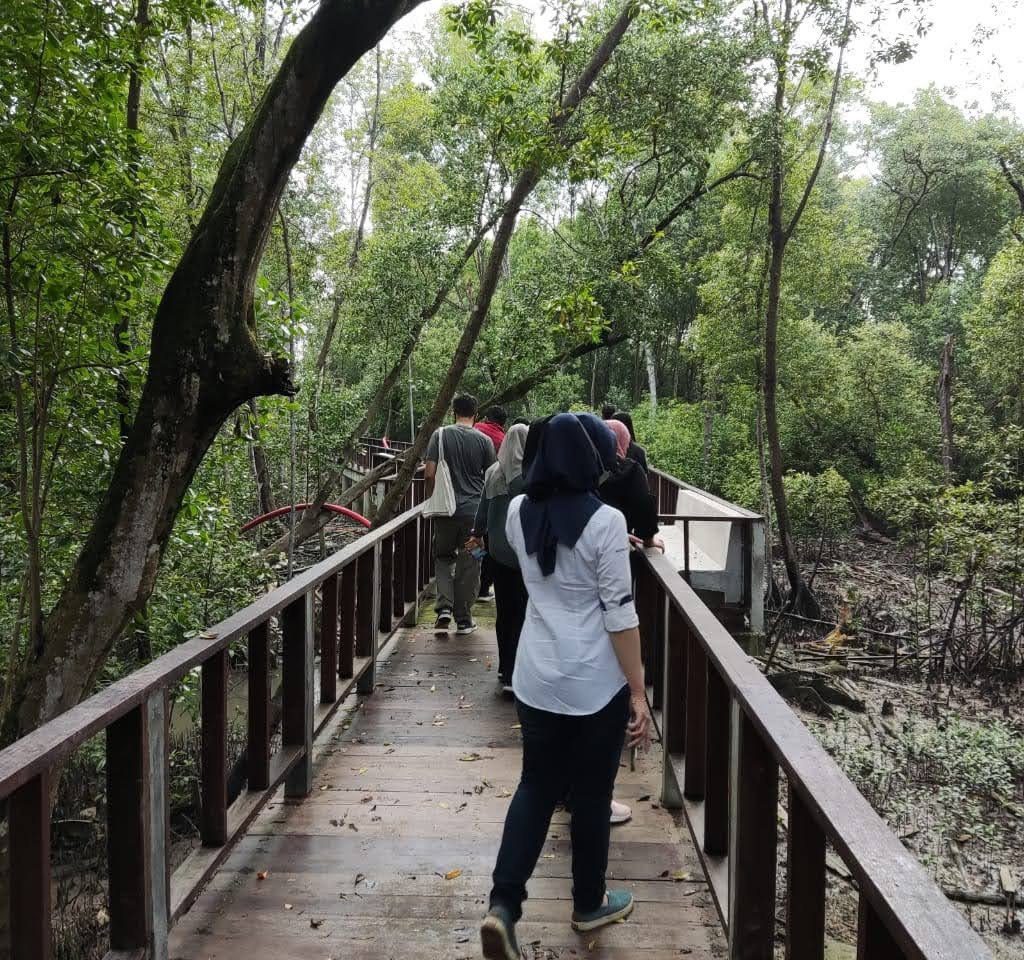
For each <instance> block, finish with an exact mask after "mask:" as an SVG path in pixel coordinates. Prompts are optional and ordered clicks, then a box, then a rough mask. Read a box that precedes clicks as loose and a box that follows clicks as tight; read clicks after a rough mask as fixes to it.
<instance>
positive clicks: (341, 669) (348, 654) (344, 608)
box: [338, 561, 358, 680]
mask: <svg viewBox="0 0 1024 960" xmlns="http://www.w3.org/2000/svg"><path fill="white" fill-rule="evenodd" d="M357 562H358V561H354V562H352V563H350V564H349V565H348V566H347V567H345V569H344V570H342V571H341V601H340V603H339V607H340V609H339V614H340V616H339V617H338V621H339V623H338V648H339V654H338V676H339V677H341V678H342V679H344V680H347V679H348V678H349V677H351V676H352V673H353V663H352V659H353V656H354V654H355V639H356V634H355V630H356V564H357Z"/></svg>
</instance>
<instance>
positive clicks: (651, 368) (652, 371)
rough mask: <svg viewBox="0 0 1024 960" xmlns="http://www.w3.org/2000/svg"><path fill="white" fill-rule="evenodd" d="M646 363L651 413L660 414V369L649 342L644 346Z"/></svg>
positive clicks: (645, 342)
mask: <svg viewBox="0 0 1024 960" xmlns="http://www.w3.org/2000/svg"><path fill="white" fill-rule="evenodd" d="M643 349H644V363H645V364H646V366H647V391H648V393H649V394H650V397H651V411H652V412H653V413H657V412H658V367H657V364H656V363H655V362H654V351H653V350H652V349H651V344H650V342H649V341H647V340H645V341H644V345H643Z"/></svg>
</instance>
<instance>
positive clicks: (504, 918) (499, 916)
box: [480, 904, 519, 960]
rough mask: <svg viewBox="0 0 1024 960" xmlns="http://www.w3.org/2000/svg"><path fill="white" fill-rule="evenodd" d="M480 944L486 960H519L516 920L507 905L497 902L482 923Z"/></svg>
mask: <svg viewBox="0 0 1024 960" xmlns="http://www.w3.org/2000/svg"><path fill="white" fill-rule="evenodd" d="M480 946H481V947H482V948H483V953H484V960H519V944H518V943H517V942H516V922H515V921H514V920H513V919H512V913H511V912H510V911H509V910H508V908H507V907H503V906H501V904H495V905H494V906H493V907H491V909H490V910H488V911H487V916H486V917H484V922H483V923H482V924H480Z"/></svg>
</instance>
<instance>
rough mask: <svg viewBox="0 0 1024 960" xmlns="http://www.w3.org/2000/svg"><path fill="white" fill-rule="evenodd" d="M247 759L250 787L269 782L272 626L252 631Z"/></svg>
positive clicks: (252, 788)
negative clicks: (270, 628)
mask: <svg viewBox="0 0 1024 960" xmlns="http://www.w3.org/2000/svg"><path fill="white" fill-rule="evenodd" d="M246 762H247V770H246V773H247V775H248V780H249V789H250V790H266V789H267V787H269V786H270V630H269V627H268V624H267V623H261V624H260V625H259V626H257V627H253V629H252V630H251V631H250V632H249V739H248V743H247V744H246Z"/></svg>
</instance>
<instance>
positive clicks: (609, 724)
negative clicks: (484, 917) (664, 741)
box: [491, 687, 629, 920]
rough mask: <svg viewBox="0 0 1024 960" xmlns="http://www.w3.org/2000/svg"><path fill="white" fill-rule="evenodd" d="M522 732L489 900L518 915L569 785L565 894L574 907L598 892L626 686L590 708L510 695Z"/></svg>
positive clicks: (587, 907) (592, 906) (588, 904)
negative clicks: (550, 705)
mask: <svg viewBox="0 0 1024 960" xmlns="http://www.w3.org/2000/svg"><path fill="white" fill-rule="evenodd" d="M516 707H517V709H518V711H519V721H520V723H521V724H522V732H523V772H522V775H521V776H520V778H519V786H518V787H517V788H516V793H515V796H514V797H513V798H512V803H511V804H510V805H509V808H508V814H507V815H506V817H505V831H504V833H503V834H502V837H501V849H500V850H499V851H498V862H497V864H495V867H494V875H493V881H494V887H493V888H492V890H491V905H492V906H494V905H496V904H501V905H502V906H504V907H506V908H507V909H508V910H510V911H511V912H512V916H513V917H514V918H515V919H516V920H518V919H519V917H520V916H521V915H522V912H523V901H524V900H525V899H526V881H527V880H529V879H530V877H531V875H532V874H533V870H534V868H535V867H536V866H537V859H538V858H539V857H540V852H541V850H542V849H543V847H544V841H545V839H546V838H547V833H548V827H549V825H550V823H551V814H552V813H553V812H554V809H555V806H556V804H558V803H559V801H561V799H562V798H563V797H564V796H565V795H566V793H568V792H571V793H572V801H573V805H572V827H571V831H570V833H571V837H572V898H573V906H574V907H575V909H576V911H577V912H578V913H589V912H590V911H591V910H596V909H597V908H598V907H599V906H600V905H601V903H602V901H603V900H604V894H605V886H604V876H605V871H606V870H607V868H608V834H609V830H610V824H609V820H608V817H609V810H610V807H611V802H612V789H613V788H614V786H615V776H616V774H617V773H618V772H619V759H620V757H621V755H622V744H623V742H624V740H625V738H626V722H627V721H628V719H629V688H628V687H623V688H622V690H620V691H619V692H618V693H617V694H616V695H615V696H614V697H613V698H612V699H611V701H610V702H609V703H608V705H607V706H606V707H604V708H603V709H602V710H599V711H598V712H597V713H593V714H590V715H588V716H584V717H572V716H566V715H565V714H561V713H548V712H547V711H545V710H537V709H535V708H533V707H528V706H527V705H526V704H525V703H523V702H521V701H517V702H516Z"/></svg>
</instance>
